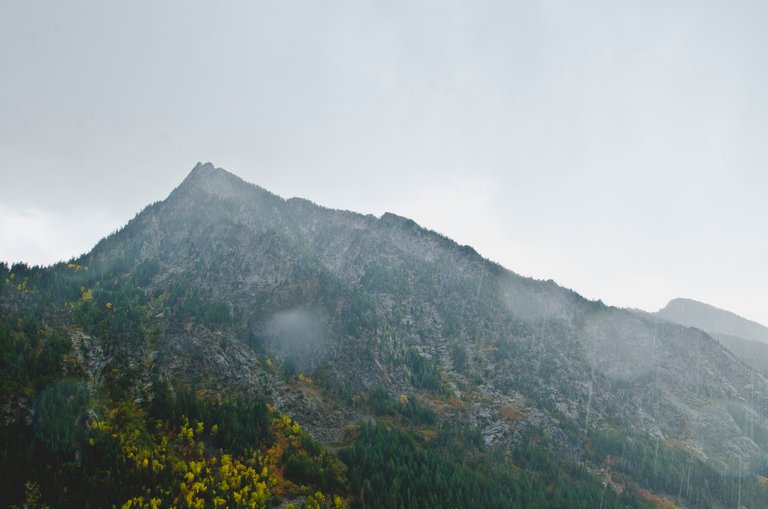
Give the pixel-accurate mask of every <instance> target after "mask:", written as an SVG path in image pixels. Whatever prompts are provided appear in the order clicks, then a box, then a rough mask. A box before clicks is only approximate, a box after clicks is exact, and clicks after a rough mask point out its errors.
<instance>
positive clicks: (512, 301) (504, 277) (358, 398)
mask: <svg viewBox="0 0 768 509" xmlns="http://www.w3.org/2000/svg"><path fill="white" fill-rule="evenodd" d="M70 265H72V266H73V267H87V268H88V270H87V271H85V270H84V271H81V272H79V273H78V275H77V277H78V278H80V279H79V281H82V288H83V292H84V295H85V292H87V291H88V289H89V288H95V287H98V286H99V285H104V284H106V283H105V282H106V281H117V280H123V281H131V282H135V286H136V288H137V291H138V292H139V293H140V294H141V298H142V299H144V301H145V302H146V304H145V305H144V306H143V308H142V309H144V310H145V314H146V317H145V320H146V324H147V325H146V327H145V331H144V332H143V333H141V334H140V335H141V336H142V339H141V340H137V339H136V337H125V338H116V337H113V336H110V334H109V333H108V332H106V331H105V332H103V333H102V334H101V335H99V334H90V335H86V334H85V333H83V332H82V331H81V330H73V332H72V334H71V337H72V341H73V342H76V343H77V351H81V352H82V355H81V357H80V359H81V361H80V365H81V368H80V369H83V370H84V371H86V372H87V373H88V374H89V379H90V380H92V383H94V384H98V383H100V380H103V379H104V377H105V376H107V375H105V373H106V374H109V373H115V372H120V373H124V372H130V373H131V375H130V376H127V377H126V381H125V385H127V387H128V390H129V391H131V393H132V394H133V395H134V397H136V398H140V399H141V398H147V399H151V398H152V396H153V395H152V389H151V387H152V386H153V384H157V383H164V384H169V385H178V384H181V385H185V386H188V387H191V388H193V389H195V390H196V391H197V392H198V393H200V394H203V395H208V396H209V397H213V398H221V397H223V396H222V395H225V394H231V393H233V392H235V393H243V394H259V395H263V396H266V397H267V398H269V399H270V400H272V401H274V403H275V405H276V406H277V408H278V409H279V410H281V411H284V412H286V413H287V414H288V415H290V416H291V417H293V418H295V419H296V420H297V421H298V422H300V423H301V424H302V426H303V427H305V428H306V429H308V430H309V431H310V432H311V433H313V435H314V436H315V437H317V438H318V439H320V440H321V441H322V442H324V443H326V444H328V445H332V446H338V445H341V444H343V443H345V442H346V441H347V440H348V439H349V438H350V428H351V427H352V426H353V425H354V424H355V423H357V422H359V421H360V420H368V419H371V418H372V417H373V415H375V414H376V413H377V412H376V409H377V408H381V406H382V405H384V406H386V405H389V407H392V408H398V405H399V407H400V408H401V409H402V407H403V406H407V408H408V409H409V410H408V412H411V413H412V414H413V415H422V414H424V415H430V416H431V415H434V416H436V418H437V419H438V420H452V421H456V422H459V423H463V425H466V426H468V427H469V428H471V429H474V430H477V431H478V432H479V433H480V435H481V436H482V440H483V441H484V442H485V444H487V445H488V446H490V447H491V448H492V449H494V450H498V451H502V452H503V451H512V450H515V449H516V448H517V447H519V446H520V444H521V443H527V442H528V441H530V440H532V439H533V438H534V437H535V439H536V440H543V441H544V443H547V444H550V445H551V447H552V448H553V450H557V451H560V452H561V453H563V454H565V455H566V456H567V457H568V458H571V459H573V460H575V461H582V460H583V461H585V464H586V466H587V468H588V469H590V472H592V471H594V472H596V473H597V472H603V473H602V474H596V475H604V476H606V481H605V482H606V485H610V486H611V487H612V489H615V490H623V489H625V488H626V487H627V486H629V485H630V484H633V483H634V484H636V485H638V486H640V487H643V486H645V485H646V484H648V483H650V482H651V480H650V479H651V477H652V476H651V474H648V475H647V476H646V477H640V476H639V474H637V473H635V472H630V471H627V472H626V473H625V475H628V476H630V477H628V478H624V480H623V481H615V480H614V479H613V478H612V477H611V474H610V470H611V468H612V467H611V465H612V464H613V463H612V461H613V460H611V455H610V454H609V455H608V456H607V459H606V460H605V461H606V462H607V463H605V464H594V463H592V461H593V460H590V459H588V457H589V456H590V454H592V451H593V450H595V449H596V448H597V444H596V442H595V440H597V439H596V438H595V437H597V436H604V435H606V434H607V435H610V436H614V435H615V434H616V433H619V434H620V435H621V436H623V437H625V439H626V440H630V442H624V445H619V446H618V447H619V449H618V451H624V450H626V449H627V447H628V446H627V443H629V444H634V443H639V444H641V445H642V444H646V445H647V446H648V447H649V448H651V449H650V450H652V449H653V447H655V448H656V450H657V451H658V448H659V444H662V445H663V446H664V447H671V448H674V449H676V450H680V451H685V454H686V455H687V456H686V457H689V458H692V459H691V460H685V461H686V462H688V461H701V462H704V463H706V464H707V465H710V466H713V468H715V470H716V471H718V472H722V473H724V474H723V475H726V476H728V475H731V474H734V473H735V474H736V475H741V474H742V473H744V472H748V473H752V474H756V473H761V472H762V471H763V470H762V469H764V466H765V465H764V462H765V458H766V455H767V454H768V443H766V441H765V437H768V381H767V380H766V378H765V377H764V376H763V375H761V374H760V373H758V372H757V371H755V370H753V369H751V368H750V367H749V366H747V365H745V364H744V363H743V362H741V361H740V360H739V359H737V358H736V357H735V356H734V355H733V354H731V353H730V352H729V351H728V350H726V349H724V348H723V347H722V346H721V344H720V343H719V342H718V341H717V340H715V339H713V338H712V337H711V336H710V335H707V334H706V333H705V332H702V331H701V330H697V329H691V328H686V327H682V326H679V325H676V324H673V323H669V322H666V321H663V320H659V319H658V318H655V317H653V316H645V315H639V314H635V313H631V312H629V311H625V310H621V309H616V308H612V307H608V306H605V305H603V304H602V303H601V302H599V301H597V302H595V301H589V300H586V299H584V298H582V297H581V296H579V295H578V294H576V293H575V292H573V291H571V290H568V289H565V288H562V287H560V286H558V285H557V284H556V283H554V282H552V281H537V280H533V279H529V278H525V277H522V276H519V275H517V274H515V273H513V272H510V271H509V270H507V269H505V268H503V267H501V266H499V265H497V264H495V263H492V262H490V261H488V260H486V259H484V258H483V257H482V256H480V255H479V254H478V253H476V252H475V251H474V250H473V249H472V248H470V247H468V246H461V245H458V244H456V243H455V242H453V241H451V240H450V239H447V238H445V237H443V236H441V235H439V234H437V233H435V232H432V231H429V230H426V229H424V228H422V227H420V226H418V225H417V224H416V223H414V222H413V221H411V220H409V219H407V218H403V217H400V216H397V215H395V214H390V213H387V214H384V215H383V216H382V217H374V216H370V215H361V214H357V213H353V212H347V211H339V210H331V209H327V208H323V207H320V206H318V205H315V204H313V203H311V202H309V201H307V200H303V199H297V198H291V199H288V200H285V199H283V198H280V197H278V196H275V195H273V194H271V193H269V192H268V191H266V190H264V189H262V188H259V187H257V186H254V185H252V184H248V183H246V182H244V181H242V180H241V179H239V178H238V177H236V176H235V175H233V174H231V173H228V172H226V171H224V170H222V169H219V168H215V167H214V166H213V165H211V164H210V163H208V164H198V165H197V166H196V167H195V168H194V169H193V170H192V172H191V173H190V175H189V176H188V177H187V178H186V179H185V180H184V182H183V183H182V184H181V185H180V186H179V187H178V188H177V189H175V190H174V191H173V192H172V193H171V194H170V196H169V197H168V198H167V199H166V200H164V201H162V202H159V203H155V204H153V205H151V206H149V207H147V208H146V209H145V210H143V211H142V212H141V213H140V214H138V215H137V216H136V217H135V218H134V219H133V220H132V221H131V222H130V223H128V225H127V226H126V227H125V228H124V229H123V230H121V231H119V232H117V233H115V234H113V235H111V236H110V237H108V238H106V239H104V240H103V241H102V242H100V243H99V244H98V245H97V246H96V247H95V248H94V249H93V251H92V252H91V253H89V254H87V255H84V256H83V257H81V258H80V259H78V260H75V261H73V262H72V263H71V264H70ZM51 270H60V271H62V273H65V272H66V271H67V270H69V271H70V272H71V271H72V269H67V268H66V267H64V266H63V265H62V266H60V267H58V269H56V268H52V269H51ZM132 284H133V283H132ZM108 304H109V305H110V306H112V305H114V306H115V308H117V307H119V304H117V303H115V304H113V303H112V302H111V301H110V302H109V303H108ZM6 305H8V304H6ZM104 305H107V304H106V303H105V304H104ZM110 309H111V308H110ZM408 405H410V406H408ZM389 407H387V408H389ZM419 412H421V413H419ZM431 419H433V417H429V418H425V421H424V422H432V421H431ZM633 441H637V442H633ZM619 443H621V442H619ZM644 447H645V445H644ZM612 454H614V455H615V454H616V453H615V452H614V453H612ZM620 454H621V456H622V461H623V460H624V457H623V456H624V452H620ZM638 461H639V460H638ZM686 464H688V463H686ZM697 464H698V463H697ZM638 468H639V467H638ZM654 468H655V467H654ZM690 468H691V467H690V464H689V466H688V469H689V476H690ZM606 472H607V473H606ZM633 475H634V476H635V477H634V478H633V477H631V476H633ZM675 482H677V481H675ZM694 482H695V481H694ZM708 489H709V488H708V487H702V486H693V487H691V486H690V481H689V486H688V487H687V488H686V490H685V493H684V490H683V488H682V484H681V488H680V493H679V494H677V495H678V502H679V503H681V504H686V503H690V504H691V505H692V506H693V503H692V502H691V500H694V498H695V500H697V501H698V500H699V499H702V498H703V497H706V496H709V495H706V494H705V493H709V492H708V491H706V490H708ZM668 491H669V490H668ZM686 494H687V495H686ZM667 495H674V494H670V493H667ZM686 496H687V497H688V498H686ZM686 500H687V502H686ZM697 503H698V502H697ZM719 506H720V505H719V503H718V502H716V501H715V502H713V504H712V507H719Z"/></svg>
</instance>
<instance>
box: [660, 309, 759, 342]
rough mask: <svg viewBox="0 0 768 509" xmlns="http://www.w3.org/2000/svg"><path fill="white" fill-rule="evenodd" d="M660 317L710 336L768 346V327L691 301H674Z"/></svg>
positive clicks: (662, 310) (661, 312)
mask: <svg viewBox="0 0 768 509" xmlns="http://www.w3.org/2000/svg"><path fill="white" fill-rule="evenodd" d="M656 314H657V315H658V316H660V317H662V318H664V319H666V320H669V321H670V322H674V323H679V324H680V325H685V326H687V327H696V328H698V329H701V330H703V331H706V332H709V333H710V334H723V335H728V336H735V337H738V338H743V339H748V340H750V341H757V342H760V343H765V344H768V327H766V326H764V325H761V324H759V323H757V322H753V321H752V320H747V319H746V318H742V317H741V316H739V315H736V314H734V313H731V312H730V311H725V310H722V309H718V308H716V307H714V306H710V305H709V304H704V303H703V302H697V301H695V300H691V299H673V300H671V301H670V302H669V304H667V305H666V306H665V307H664V308H663V309H661V310H659V311H658V312H657V313H656Z"/></svg>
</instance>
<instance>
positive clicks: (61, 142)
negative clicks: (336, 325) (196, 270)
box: [0, 0, 768, 324]
mask: <svg viewBox="0 0 768 509" xmlns="http://www.w3.org/2000/svg"><path fill="white" fill-rule="evenodd" d="M766 26H768V3H766V2H762V1H751V2H750V1H728V2H726V1H703V2H702V1H680V2H655V1H651V2H634V3H630V2H608V1H604V2H595V1H591V2H590V1H587V2H568V1H560V2H552V1H542V2H501V1H500V2H446V1H440V2H290V1H287V2H274V3H266V2H227V3H225V4H222V3H215V4H214V3H203V2H189V1H184V2H180V1H176V2H163V3H162V4H159V3H157V2H148V1H139V2H77V1H73V2H53V1H49V2H42V1H30V2H14V1H10V0H3V1H2V2H0V73H2V74H1V75H0V76H1V78H2V79H0V162H1V163H2V165H1V166H0V172H2V173H0V177H1V178H2V180H1V182H2V186H0V259H2V260H7V261H19V260H22V261H25V262H28V263H30V264H49V263H53V262H55V261H58V260H62V259H69V258H70V257H73V256H76V255H79V254H81V253H83V252H86V251H88V250H89V249H90V248H91V247H92V246H93V245H94V244H95V243H96V242H97V241H98V240H99V239H100V238H101V237H103V236H105V235H107V234H108V233H110V232H111V231H113V230H115V229H117V228H119V227H121V226H122V225H123V224H125V223H126V222H127V221H128V220H129V219H130V218H131V217H133V215H134V214H135V213H136V212H138V211H139V210H140V209H142V208H143V207H144V206H145V205H147V204H149V203H151V202H153V201H157V200H160V199H163V198H165V197H166V196H167V195H168V193H169V192H170V191H171V190H172V189H173V188H174V187H175V186H176V185H178V184H179V183H180V182H181V180H182V179H183V178H184V177H185V176H186V174H187V173H188V172H189V171H190V170H191V168H192V167H193V166H194V165H195V163H196V162H197V161H212V162H213V163H214V164H215V165H217V166H219V167H222V168H225V169H227V170H229V171H231V172H233V173H235V174H237V175H239V176H240V177H242V178H243V179H245V180H246V181H249V182H253V183H255V184H258V185H260V186H262V187H264V188H266V189H268V190H270V191H272V192H275V193H277V194H279V195H281V196H284V197H290V196H301V197H305V198H308V199H310V200H312V201H314V202H316V203H319V204H322V205H325V206H329V207H334V208H342V209H350V210H355V211H359V212H363V213H373V214H376V215H380V214H382V213H383V212H385V211H391V212H394V213H397V214H399V215H402V216H408V217H411V218H413V219H414V220H415V221H417V222H418V223H419V224H421V225H422V226H425V227H427V228H430V229H433V230H437V231H439V232H441V233H443V234H445V235H447V236H449V237H451V238H453V239H454V240H456V241H457V242H459V243H461V244H469V245H472V246H473V247H475V248H476V249H477V250H478V251H479V252H480V253H481V254H482V255H484V256H486V257H488V258H490V259H492V260H495V261H497V262H499V263H501V264H503V265H504V266H506V267H507V268H509V269H511V270H513V271H515V272H518V273H520V274H523V275H527V276H533V277H536V278H542V279H550V278H551V279H554V280H555V281H557V282H558V283H560V284H562V285H564V286H567V287H570V288H573V289H574V290H576V291H578V292H579V293H581V294H583V295H585V296H586V297H589V298H592V299H598V298H599V299H602V300H603V301H604V302H606V303H607V304H611V305H616V306H628V307H638V308H643V309H648V310H656V309H658V308H660V307H662V306H663V305H664V304H665V303H666V302H667V301H668V300H669V299H671V298H674V297H691V298H694V299H697V300H701V301H704V302H708V303H710V304H713V305H715V306H718V307H721V308H725V309H729V310H731V311H734V312H736V313H738V314H741V315H743V316H746V317H748V318H751V319H753V320H757V321H760V322H762V323H764V324H768V306H766V303H768V294H767V292H766V289H768V269H766V267H767V266H768V265H767V264H766V260H768V236H766V235H765V218H766V217H768V199H767V198H768V171H766V169H768V144H766V142H765V140H766V139H767V138H768V93H766V90H768V58H766V51H767V50H768V31H766V30H765V27H766Z"/></svg>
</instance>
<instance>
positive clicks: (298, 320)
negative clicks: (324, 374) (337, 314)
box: [265, 307, 330, 373]
mask: <svg viewBox="0 0 768 509" xmlns="http://www.w3.org/2000/svg"><path fill="white" fill-rule="evenodd" d="M265 332H266V339H267V342H268V345H269V347H270V349H273V350H274V351H275V353H276V354H277V357H278V358H280V359H281V360H282V361H283V362H284V364H285V366H286V369H287V370H288V371H292V370H296V371H298V372H300V373H311V372H312V371H313V370H314V369H315V368H317V366H318V365H319V364H320V363H322V362H323V360H324V359H325V358H326V357H327V356H328V353H329V347H330V341H329V337H330V334H329V331H328V325H327V323H326V320H325V319H324V316H323V314H322V313H321V312H320V310H319V309H317V308H314V307H299V308H294V309H290V310H286V311H280V312H277V313H275V314H274V315H272V317H271V318H270V319H269V320H268V321H267V325H266V331H265Z"/></svg>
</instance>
